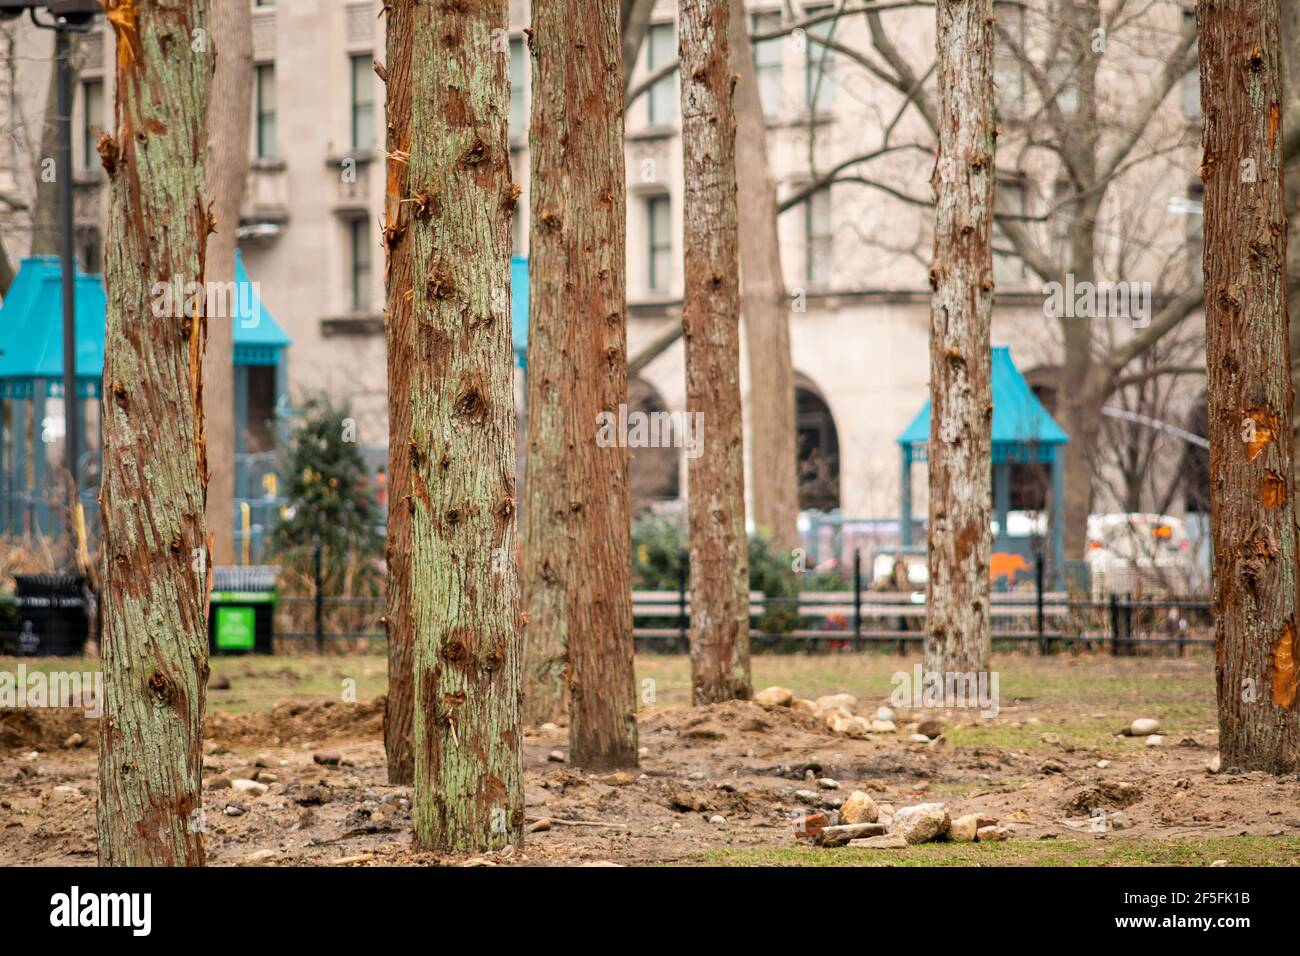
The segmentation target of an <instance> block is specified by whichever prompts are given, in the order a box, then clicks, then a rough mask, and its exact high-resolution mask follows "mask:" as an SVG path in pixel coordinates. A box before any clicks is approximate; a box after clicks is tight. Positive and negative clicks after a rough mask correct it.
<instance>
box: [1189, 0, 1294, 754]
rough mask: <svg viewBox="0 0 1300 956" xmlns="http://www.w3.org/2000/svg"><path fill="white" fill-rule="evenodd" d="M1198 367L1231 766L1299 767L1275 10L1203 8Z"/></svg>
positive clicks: (1223, 718) (1223, 746) (1233, 4)
mask: <svg viewBox="0 0 1300 956" xmlns="http://www.w3.org/2000/svg"><path fill="white" fill-rule="evenodd" d="M1197 18H1198V19H1197V26H1198V29H1199V34H1200V36H1199V43H1200V47H1199V49H1200V60H1201V105H1202V111H1203V113H1204V115H1205V128H1204V147H1205V150H1204V157H1203V159H1202V163H1201V176H1202V178H1203V179H1204V181H1205V259H1204V263H1205V353H1206V354H1205V358H1206V363H1205V364H1206V372H1207V389H1206V401H1207V404H1208V406H1209V409H1208V411H1209V437H1210V490H1211V495H1212V504H1213V507H1212V509H1211V515H1212V519H1211V533H1212V536H1213V541H1214V604H1215V608H1214V620H1215V631H1216V634H1215V638H1216V655H1217V657H1216V672H1217V682H1218V697H1219V750H1220V754H1221V756H1222V760H1223V765H1224V766H1225V767H1241V768H1245V769H1250V770H1264V771H1269V772H1272V773H1289V772H1292V771H1294V770H1295V769H1296V768H1297V766H1300V711H1298V710H1297V706H1296V669H1295V652H1296V648H1295V628H1296V584H1297V582H1296V525H1295V517H1296V516H1295V501H1294V486H1293V478H1292V468H1293V464H1294V454H1293V439H1292V418H1291V416H1292V406H1293V399H1294V394H1293V392H1292V385H1291V375H1290V351H1289V348H1290V328H1289V321H1288V316H1287V282H1286V258H1287V220H1286V208H1285V204H1284V182H1283V167H1282V128H1281V126H1282V123H1281V116H1282V107H1281V103H1282V72H1281V64H1280V62H1279V52H1280V40H1279V23H1280V19H1279V6H1278V0H1204V2H1202V3H1201V4H1199V5H1198V7H1197Z"/></svg>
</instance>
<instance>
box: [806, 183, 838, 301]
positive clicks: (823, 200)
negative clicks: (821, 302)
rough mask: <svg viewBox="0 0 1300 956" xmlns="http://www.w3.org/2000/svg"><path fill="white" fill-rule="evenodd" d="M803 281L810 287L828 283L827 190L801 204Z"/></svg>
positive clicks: (829, 195) (829, 273) (829, 245)
mask: <svg viewBox="0 0 1300 956" xmlns="http://www.w3.org/2000/svg"><path fill="white" fill-rule="evenodd" d="M803 239H804V270H803V271H804V279H805V280H806V281H807V282H808V284H809V285H812V286H825V285H828V284H829V283H830V280H831V191H830V189H828V188H823V189H819V190H817V191H816V192H815V193H813V194H812V195H811V196H809V197H808V198H807V199H805V200H804V202H803Z"/></svg>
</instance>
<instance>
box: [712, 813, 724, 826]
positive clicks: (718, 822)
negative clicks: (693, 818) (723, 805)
mask: <svg viewBox="0 0 1300 956" xmlns="http://www.w3.org/2000/svg"><path fill="white" fill-rule="evenodd" d="M709 822H710V823H712V824H713V825H714V826H715V827H725V826H726V825H727V818H726V817H724V816H723V815H722V814H720V813H715V814H714V815H713V816H711V817H709Z"/></svg>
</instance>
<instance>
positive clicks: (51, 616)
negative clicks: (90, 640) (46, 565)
mask: <svg viewBox="0 0 1300 956" xmlns="http://www.w3.org/2000/svg"><path fill="white" fill-rule="evenodd" d="M14 583H15V584H16V585H17V588H16V590H17V594H16V595H15V597H14V608H15V610H16V611H17V613H18V636H17V641H16V644H17V647H16V651H17V653H18V654H31V655H36V656H41V657H76V656H78V655H80V654H81V653H83V651H84V648H85V644H86V638H87V636H88V635H89V634H90V612H89V604H90V602H89V600H88V594H87V590H86V579H85V578H84V577H82V576H81V575H79V574H15V575H14Z"/></svg>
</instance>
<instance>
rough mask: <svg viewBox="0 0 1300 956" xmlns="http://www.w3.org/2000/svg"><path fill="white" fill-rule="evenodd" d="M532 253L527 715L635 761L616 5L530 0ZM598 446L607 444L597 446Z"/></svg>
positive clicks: (574, 749) (578, 753)
mask: <svg viewBox="0 0 1300 956" xmlns="http://www.w3.org/2000/svg"><path fill="white" fill-rule="evenodd" d="M529 46H530V47H531V50H532V54H533V64H534V69H533V88H532V93H533V97H532V99H533V115H532V123H531V144H530V151H529V152H530V157H531V163H532V180H531V182H532V195H531V197H530V198H531V201H532V216H531V220H530V221H531V236H530V241H529V275H530V281H531V285H532V288H531V295H530V298H529V302H530V308H531V313H532V314H531V317H530V319H531V321H530V323H529V343H528V432H529V434H528V451H527V453H528V458H527V484H526V491H527V495H528V501H527V507H526V508H525V509H524V542H525V547H524V557H525V581H526V587H525V595H526V600H527V607H528V637H527V642H526V653H525V660H526V669H525V672H526V674H527V686H526V688H525V690H526V693H525V712H526V714H527V715H528V718H529V720H530V721H535V722H541V721H545V720H551V719H554V718H555V716H557V714H558V712H560V711H561V710H562V705H564V704H565V703H567V705H568V713H569V738H570V760H571V761H572V762H573V763H574V764H576V765H578V766H582V767H588V768H592V769H605V768H610V767H632V766H636V763H637V735H636V684H635V675H634V672H633V667H632V650H633V649H632V583H631V524H630V520H629V513H628V512H629V505H628V477H627V469H628V452H627V449H626V448H624V447H622V445H621V443H616V444H612V445H611V444H610V443H608V442H598V441H597V436H598V434H599V428H598V422H599V421H600V417H601V415H602V414H609V415H611V416H614V417H615V418H617V416H618V414H619V406H620V405H622V404H625V403H626V402H627V317H626V306H625V295H626V257H625V253H624V245H625V237H626V231H627V225H626V212H627V202H626V195H625V190H626V186H625V181H626V180H625V177H626V174H625V172H624V159H623V69H622V44H621V41H620V37H619V4H618V0H535V2H534V3H533V24H532V34H531V37H530V40H529ZM602 445H604V446H605V447H602Z"/></svg>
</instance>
